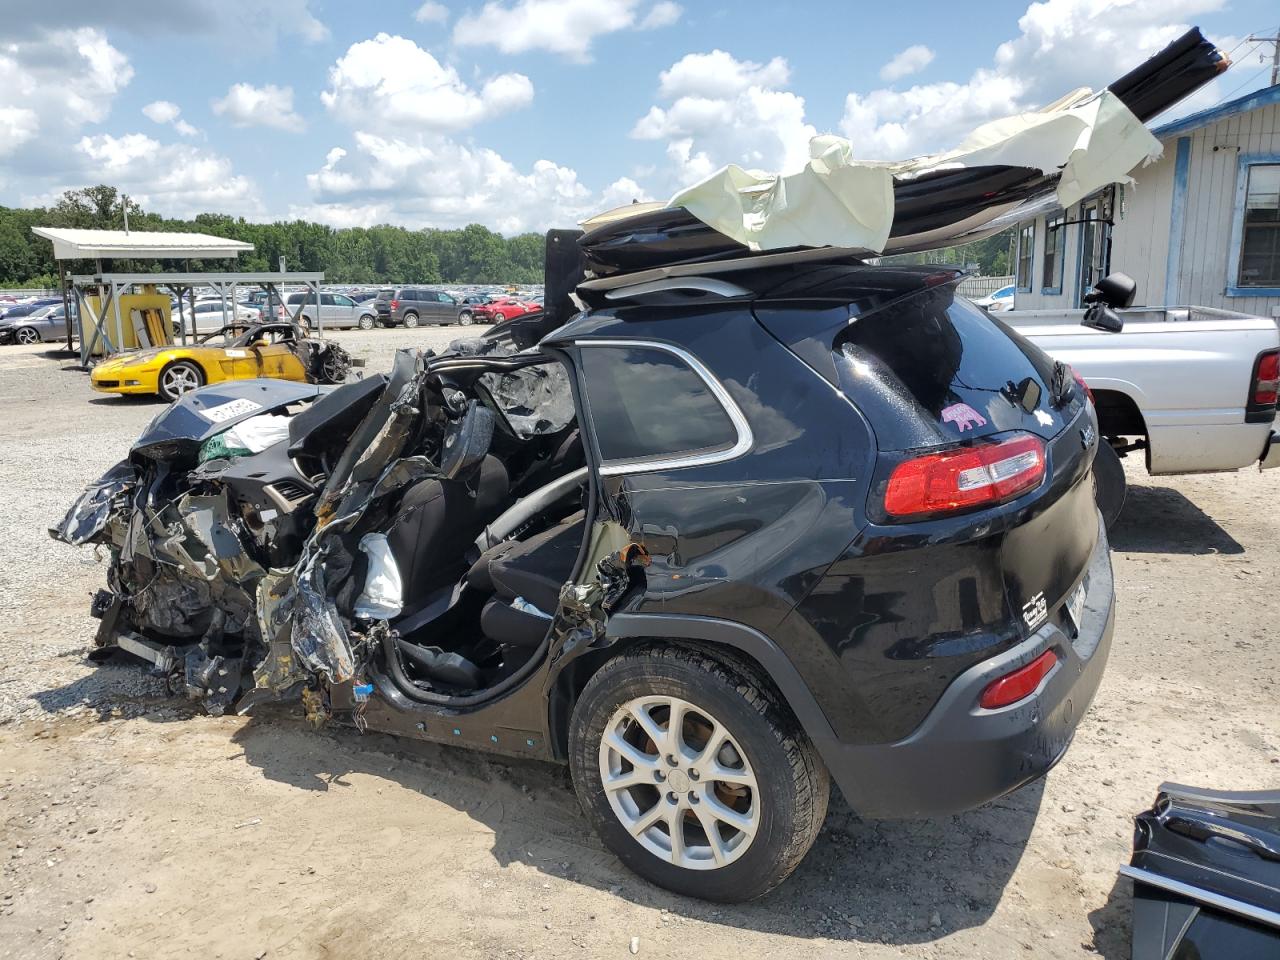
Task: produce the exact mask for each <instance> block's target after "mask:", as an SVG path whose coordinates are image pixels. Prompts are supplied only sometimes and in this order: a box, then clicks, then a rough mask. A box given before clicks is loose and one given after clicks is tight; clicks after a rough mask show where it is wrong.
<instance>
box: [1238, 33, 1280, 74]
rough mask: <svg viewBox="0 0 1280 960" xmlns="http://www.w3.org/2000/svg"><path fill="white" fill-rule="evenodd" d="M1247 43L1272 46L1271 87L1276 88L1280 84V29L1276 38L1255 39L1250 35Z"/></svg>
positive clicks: (1246, 40) (1246, 39)
mask: <svg viewBox="0 0 1280 960" xmlns="http://www.w3.org/2000/svg"><path fill="white" fill-rule="evenodd" d="M1245 43H1269V44H1271V85H1272V86H1273V87H1274V86H1275V85H1276V84H1277V83H1280V29H1277V30H1276V35H1275V36H1274V37H1255V36H1253V35H1252V34H1250V35H1249V36H1248V37H1246V38H1245Z"/></svg>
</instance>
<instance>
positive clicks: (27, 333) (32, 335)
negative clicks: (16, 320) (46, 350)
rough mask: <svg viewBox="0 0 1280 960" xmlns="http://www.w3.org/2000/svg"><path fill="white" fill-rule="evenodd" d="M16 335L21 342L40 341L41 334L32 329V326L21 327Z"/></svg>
mask: <svg viewBox="0 0 1280 960" xmlns="http://www.w3.org/2000/svg"><path fill="white" fill-rule="evenodd" d="M14 336H15V337H16V338H17V340H18V342H19V343H39V342H40V334H38V333H37V332H36V331H34V330H32V329H31V328H30V327H23V328H21V329H20V330H19V331H18V332H17V333H16V334H14Z"/></svg>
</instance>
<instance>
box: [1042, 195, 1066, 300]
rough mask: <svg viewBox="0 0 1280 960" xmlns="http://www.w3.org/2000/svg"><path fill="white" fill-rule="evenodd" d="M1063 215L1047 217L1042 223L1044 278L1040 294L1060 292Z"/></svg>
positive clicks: (1064, 217) (1064, 218)
mask: <svg viewBox="0 0 1280 960" xmlns="http://www.w3.org/2000/svg"><path fill="white" fill-rule="evenodd" d="M1066 219H1067V218H1066V216H1065V215H1064V214H1061V213H1060V214H1058V215H1057V216H1056V217H1048V218H1046V219H1045V222H1044V276H1043V278H1042V279H1041V281H1040V282H1041V283H1043V284H1044V288H1043V289H1042V290H1041V291H1040V292H1041V293H1054V294H1056V293H1061V292H1062V229H1063V228H1062V224H1063V222H1064V221H1065V220H1066Z"/></svg>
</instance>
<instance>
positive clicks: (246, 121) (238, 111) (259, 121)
mask: <svg viewBox="0 0 1280 960" xmlns="http://www.w3.org/2000/svg"><path fill="white" fill-rule="evenodd" d="M212 106H213V112H214V113H216V114H217V115H218V116H220V117H222V116H225V117H226V118H227V119H228V120H230V121H231V122H232V123H233V124H235V125H236V126H237V127H274V128H275V129H277V130H289V131H294V132H297V131H299V130H302V129H304V128H305V127H306V122H305V121H304V120H303V119H302V117H300V116H298V114H297V113H295V112H294V109H293V88H292V87H277V86H276V85H275V84H271V83H268V84H266V85H265V86H261V87H255V86H253V85H252V84H249V83H236V84H232V86H231V88H230V89H229V90H228V91H227V95H226V96H225V97H222V98H221V99H220V100H214V101H213V103H212Z"/></svg>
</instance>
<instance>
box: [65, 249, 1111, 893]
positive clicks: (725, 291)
mask: <svg viewBox="0 0 1280 960" xmlns="http://www.w3.org/2000/svg"><path fill="white" fill-rule="evenodd" d="M749 267H750V264H745V265H744V269H742V270H740V271H739V272H736V273H732V274H725V273H723V272H722V273H720V274H718V275H717V279H715V280H710V279H708V278H703V277H681V278H674V279H672V280H670V281H665V282H661V283H656V284H655V283H650V282H646V283H643V284H637V285H634V286H632V287H630V288H628V287H627V286H626V285H619V284H616V283H615V284H612V285H611V287H610V289H609V290H607V291H599V290H596V289H594V288H593V287H592V285H591V284H590V283H583V284H580V285H579V286H578V294H579V296H580V297H581V298H582V300H583V301H584V302H585V303H586V305H587V309H586V311H585V312H583V313H580V314H579V315H578V316H576V317H575V318H574V319H572V320H570V322H569V323H567V324H565V325H563V326H561V323H562V322H563V321H562V320H561V319H560V318H559V317H558V316H557V315H556V313H555V312H554V311H552V312H550V313H548V314H545V315H541V314H540V315H534V316H533V317H530V318H529V319H528V320H525V321H524V324H523V325H522V326H520V327H519V329H516V328H514V327H513V328H506V329H504V330H499V331H498V338H497V339H493V340H479V341H477V340H471V341H459V342H458V343H456V344H454V345H453V347H452V348H451V349H450V350H449V351H447V352H446V353H444V354H441V355H439V356H436V355H432V354H430V353H423V354H416V353H411V352H401V353H400V354H398V355H397V357H396V359H395V362H394V366H393V369H392V371H391V373H390V375H389V376H378V377H370V378H368V379H366V380H363V381H360V382H357V383H353V384H348V385H346V386H343V387H339V388H337V389H333V390H325V389H323V388H317V387H309V386H306V385H300V384H290V383H278V382H266V381H247V382H244V383H238V384H227V385H222V386H220V387H218V388H217V391H216V393H211V392H210V389H206V390H199V391H195V392H193V393H191V394H188V395H186V396H184V397H183V398H181V399H180V400H179V401H178V402H177V403H175V404H174V405H173V406H172V407H171V408H170V409H169V410H167V411H166V412H165V413H163V414H162V415H161V416H159V417H158V418H157V419H156V420H155V421H154V422H153V423H152V425H151V426H150V427H149V428H148V430H147V432H146V433H144V435H143V436H142V437H140V438H139V440H138V442H137V443H136V444H135V445H134V447H133V449H132V451H131V453H130V456H129V459H128V460H127V461H125V462H123V463H121V464H119V465H117V466H116V467H114V468H113V469H112V470H111V471H109V472H108V473H107V474H106V475H105V476H104V477H103V478H102V479H101V480H100V481H99V482H98V483H97V484H95V485H94V486H92V487H91V488H90V489H89V490H88V491H87V492H86V493H85V494H84V496H83V497H82V498H81V499H80V500H79V501H78V502H77V503H76V504H75V506H74V507H73V508H72V509H71V511H70V512H69V513H68V515H67V517H66V519H65V520H64V521H63V523H62V524H61V525H60V526H59V527H58V528H57V529H56V530H54V531H53V534H54V536H55V537H57V538H59V539H61V540H64V541H66V542H68V543H73V544H74V543H97V544H102V545H104V546H106V547H108V548H109V550H110V556H111V561H110V568H109V571H108V589H107V590H104V591H103V592H102V593H101V594H100V595H99V597H98V598H97V600H96V601H95V604H94V609H95V612H96V613H97V614H98V615H100V616H101V617H102V625H101V629H100V631H99V634H98V640H97V643H98V645H99V648H100V652H101V654H102V655H105V654H108V653H109V652H110V651H113V650H116V649H122V650H125V651H127V652H129V653H131V654H135V655H137V656H141V657H143V658H144V659H146V660H149V661H150V662H152V663H153V664H154V665H155V667H156V668H157V669H158V670H160V671H161V672H163V673H164V674H165V675H167V676H168V677H169V679H170V683H171V684H172V686H173V688H174V689H175V690H177V691H184V692H185V693H186V694H187V695H188V696H191V697H193V698H194V699H196V700H199V701H201V702H202V703H204V705H205V706H206V707H207V708H208V709H210V710H211V711H214V712H217V711H220V710H224V709H236V710H239V711H242V712H243V711H245V710H249V709H251V708H252V707H253V705H255V704H257V703H260V702H263V701H264V700H276V699H283V698H294V697H300V698H301V700H302V703H303V705H304V708H305V710H306V713H307V715H308V716H309V717H310V718H311V719H312V720H314V721H316V722H320V721H323V720H324V719H325V718H328V717H333V718H336V719H338V720H341V721H345V722H349V723H352V724H354V725H356V726H357V727H359V728H360V729H365V728H372V729H377V730H383V731H388V732H392V733H396V734H399V735H402V736H407V737H413V738H418V739H425V740H434V741H440V742H446V743H456V744H460V745H466V746H470V747H474V748H477V749H482V750H489V751H494V752H498V753H503V754H508V755H513V756H530V757H536V758H541V759H547V760H558V761H567V762H568V764H569V766H570V768H571V770H572V773H573V778H574V783H575V786H576V789H577V791H578V795H579V797H580V799H581V801H582V803H583V805H584V807H585V808H586V809H587V811H588V812H589V815H590V817H591V819H592V820H593V822H594V823H595V826H596V828H597V830H598V831H599V832H600V835H601V836H602V837H603V839H604V841H605V843H606V844H607V845H608V846H609V847H610V849H612V850H613V851H614V852H616V853H617V854H618V856H619V857H621V858H622V859H623V860H624V861H625V862H626V863H628V864H629V865H630V866H632V867H633V868H634V869H635V870H636V871H637V872H639V873H641V874H643V875H644V876H646V877H648V878H650V879H651V880H653V881H655V882H657V883H660V884H662V885H664V886H667V887H669V888H671V889H673V890H677V891H680V892H682V893H686V894H691V895H695V896H701V897H707V898H711V899H718V900H740V899H746V898H750V897H754V896H758V895H760V894H762V893H764V892H765V891H766V890H768V889H770V888H771V887H773V886H774V885H776V884H777V883H779V882H780V881H781V880H782V879H784V878H785V877H786V876H787V875H788V874H789V873H790V872H791V871H792V870H793V869H794V867H795V866H796V864H797V863H798V862H799V861H800V859H801V858H802V857H803V855H804V853H805V852H806V851H807V850H808V848H809V846H810V845H811V844H812V842H813V840H814V838H815V837H816V835H817V832H818V829H819V827H820V826H821V824H822V821H823V815H824V812H825V809H826V803H827V794H828V782H829V778H831V779H834V780H835V781H836V783H837V784H838V785H839V786H840V788H841V789H842V790H843V792H844V794H845V796H846V797H847V798H848V800H849V802H850V804H851V805H852V806H853V807H854V808H855V809H856V810H857V811H858V812H859V813H861V814H863V815H865V816H876V817H916V816H930V815H936V814H944V813H949V812H953V811H957V810H962V809H965V808H968V807H971V806H973V805H976V804H980V803H983V802H985V801H987V800H990V799H992V798H994V797H998V796H1000V795H1002V794H1004V793H1006V792H1008V791H1010V790H1012V789H1014V788H1016V787H1018V786H1019V785H1021V784H1023V783H1026V782H1027V781H1029V780H1032V779H1034V778H1036V777H1038V776H1040V775H1041V774H1043V773H1044V772H1045V771H1046V770H1047V769H1048V768H1049V767H1050V766H1052V765H1053V764H1054V763H1055V762H1056V761H1057V760H1058V759H1059V758H1060V757H1061V756H1062V754H1063V752H1064V751H1065V749H1066V747H1067V745H1068V744H1069V743H1070V740H1071V737H1072V734H1073V732H1074V730H1075V727H1076V725H1077V724H1078V723H1079V721H1080V718H1081V716H1082V715H1083V714H1084V712H1085V710H1086V709H1087V707H1088V705H1089V702H1090V700H1091V699H1092V697H1093V694H1094V691H1095V690H1096V688H1097V685H1098V682H1099V679H1100V676H1101V673H1102V670H1103V665H1104V663H1105V661H1106V657H1107V651H1108V647H1109V644H1110V639H1111V631H1112V622H1113V620H1112V606H1113V590H1112V579H1111V569H1110V563H1109V558H1108V552H1107V541H1106V536H1105V532H1104V531H1103V529H1102V525H1101V523H1100V522H1099V515H1098V511H1097V508H1096V506H1095V502H1094V480H1093V474H1092V464H1093V459H1094V456H1095V454H1096V451H1097V443H1098V440H1097V421H1096V418H1095V414H1094V411H1093V409H1092V405H1091V404H1090V402H1089V401H1088V398H1087V396H1086V395H1085V392H1084V390H1083V389H1082V388H1080V387H1079V386H1078V385H1077V384H1076V382H1075V380H1074V379H1073V378H1072V376H1071V372H1070V370H1069V369H1068V368H1066V367H1064V366H1063V365H1061V364H1057V363H1055V362H1054V361H1052V360H1051V359H1049V358H1048V357H1047V356H1045V355H1044V354H1043V353H1042V352H1041V351H1040V350H1038V349H1037V348H1036V347H1034V346H1032V345H1031V344H1029V343H1027V342H1026V341H1025V340H1023V339H1022V338H1021V337H1019V336H1018V335H1017V334H1015V333H1013V332H1012V331H1010V330H1008V329H1007V328H1005V327H1004V326H1002V325H1001V324H1000V323H999V322H998V321H995V320H992V319H991V318H989V317H987V316H986V315H985V314H983V313H982V312H981V311H980V310H978V309H977V308H975V307H973V306H972V305H971V304H969V303H968V302H967V301H965V300H964V299H962V298H959V297H957V296H956V295H955V285H956V283H957V282H958V280H959V274H958V273H956V272H954V271H946V270H939V269H938V268H937V267H880V266H868V265H864V264H861V263H859V262H857V261H855V260H850V259H849V258H848V257H845V256H841V255H838V254H835V253H832V254H830V255H829V259H828V260H827V261H825V262H823V261H820V260H816V259H814V258H809V259H808V260H807V261H806V262H804V263H800V264H782V265H777V266H773V267H767V268H756V269H749ZM538 318H540V322H541V324H542V326H541V329H540V330H537V331H535V330H534V329H533V327H534V325H535V324H537V323H538V322H539V319H538ZM523 319H524V318H522V320H523ZM553 328H556V329H554V332H552V330H553ZM535 336H541V337H542V339H541V341H540V342H539V343H538V345H537V346H536V347H535V348H533V349H525V350H522V351H520V352H515V349H514V345H513V341H514V340H515V339H516V338H519V339H521V340H523V339H526V338H533V337H535ZM276 418H284V428H285V432H286V433H287V438H286V439H283V440H281V441H280V442H278V443H275V444H274V445H272V446H269V447H267V448H266V449H264V450H262V451H261V452H258V453H255V454H252V455H243V456H238V457H235V456H227V455H226V454H225V450H226V448H227V447H228V446H231V444H230V443H227V442H223V443H221V444H218V443H215V441H217V440H218V438H219V437H222V436H224V435H225V434H226V432H227V431H228V430H230V429H232V428H235V430H236V433H237V435H240V434H253V433H254V432H255V430H256V427H250V426H249V424H250V423H252V422H255V421H256V422H257V423H258V426H261V422H262V421H263V420H264V419H267V420H271V421H276V423H275V426H276V428H277V429H279V421H277V420H276Z"/></svg>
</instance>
